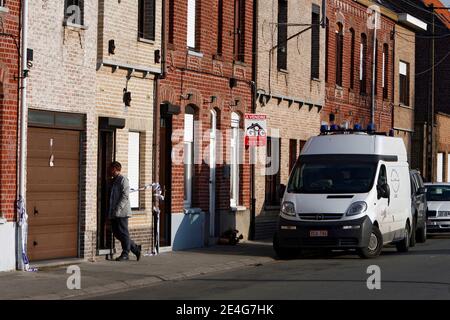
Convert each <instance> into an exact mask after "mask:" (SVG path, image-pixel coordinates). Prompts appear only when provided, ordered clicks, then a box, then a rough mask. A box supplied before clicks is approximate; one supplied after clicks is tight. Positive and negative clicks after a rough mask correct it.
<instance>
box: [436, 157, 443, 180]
mask: <svg viewBox="0 0 450 320" xmlns="http://www.w3.org/2000/svg"><path fill="white" fill-rule="evenodd" d="M436 162H437V163H436V182H443V181H444V177H443V176H444V174H443V173H444V154H443V153H441V152H440V153H438V154H437V157H436Z"/></svg>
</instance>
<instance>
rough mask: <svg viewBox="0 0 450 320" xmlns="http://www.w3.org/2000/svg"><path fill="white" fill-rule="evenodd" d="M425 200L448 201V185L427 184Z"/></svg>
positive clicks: (449, 196)
mask: <svg viewBox="0 0 450 320" xmlns="http://www.w3.org/2000/svg"><path fill="white" fill-rule="evenodd" d="M427 201H450V186H427Z"/></svg>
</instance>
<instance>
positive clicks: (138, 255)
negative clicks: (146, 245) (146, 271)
mask: <svg viewBox="0 0 450 320" xmlns="http://www.w3.org/2000/svg"><path fill="white" fill-rule="evenodd" d="M137 247H138V251H137V252H136V258H137V261H139V260H141V253H142V245H138V246H137Z"/></svg>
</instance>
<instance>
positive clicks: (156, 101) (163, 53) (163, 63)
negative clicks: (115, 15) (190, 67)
mask: <svg viewBox="0 0 450 320" xmlns="http://www.w3.org/2000/svg"><path fill="white" fill-rule="evenodd" d="M161 6H162V7H161V13H162V14H161V16H162V17H161V74H159V75H156V74H155V80H154V82H155V87H154V88H153V94H154V96H153V139H152V140H153V141H152V144H153V146H152V150H153V154H152V161H153V163H152V183H155V182H157V181H156V180H157V179H159V178H160V177H159V174H158V175H157V171H158V169H159V164H158V162H157V160H158V154H159V153H158V145H159V143H158V137H159V109H160V108H159V106H160V103H159V102H160V98H159V85H160V80H161V79H164V78H165V76H166V37H165V34H166V33H165V30H166V26H165V24H166V0H162V4H161ZM158 183H159V181H158ZM152 202H153V206H152V207H153V208H155V209H156V208H157V209H158V210H159V199H158V200H157V199H156V197H155V196H152ZM153 214H155V212H153ZM158 218H159V217H158ZM154 222H155V221H154ZM157 225H158V223H157ZM155 228H157V226H155V225H153V226H152V229H153V231H152V239H153V241H152V248H151V251H152V252H156V246H155V244H156V243H157V239H154V237H155V234H157V235H158V236H159V230H157V232H156V233H155Z"/></svg>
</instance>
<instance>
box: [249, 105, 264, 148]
mask: <svg viewBox="0 0 450 320" xmlns="http://www.w3.org/2000/svg"><path fill="white" fill-rule="evenodd" d="M266 144H267V115H265V114H254V113H247V114H245V146H250V147H260V146H265V145H266Z"/></svg>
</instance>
